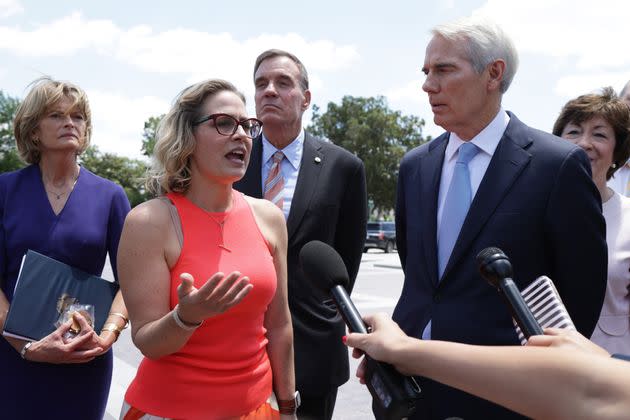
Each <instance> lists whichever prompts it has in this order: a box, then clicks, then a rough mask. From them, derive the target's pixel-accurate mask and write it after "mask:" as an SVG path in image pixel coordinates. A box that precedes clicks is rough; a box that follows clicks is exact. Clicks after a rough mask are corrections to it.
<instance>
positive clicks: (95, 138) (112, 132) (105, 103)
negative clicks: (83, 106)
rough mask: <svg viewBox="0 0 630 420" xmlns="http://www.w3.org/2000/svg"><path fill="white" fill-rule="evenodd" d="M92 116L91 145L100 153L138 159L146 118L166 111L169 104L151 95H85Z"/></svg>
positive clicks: (92, 93) (94, 92)
mask: <svg viewBox="0 0 630 420" xmlns="http://www.w3.org/2000/svg"><path fill="white" fill-rule="evenodd" d="M87 94H88V97H89V98H90V107H91V108H92V115H93V122H92V124H93V126H94V129H93V135H92V144H95V145H96V146H98V148H99V150H100V151H102V152H109V153H115V154H118V155H122V156H128V157H132V158H140V157H142V152H141V148H142V130H143V128H144V122H145V121H146V120H148V119H149V117H152V116H156V115H161V114H164V113H166V112H167V111H168V110H169V107H170V103H169V102H168V101H165V100H163V99H161V98H156V97H154V96H144V97H140V98H130V97H127V96H125V95H123V94H121V93H108V92H102V91H98V90H96V91H95V90H92V91H88V92H87Z"/></svg>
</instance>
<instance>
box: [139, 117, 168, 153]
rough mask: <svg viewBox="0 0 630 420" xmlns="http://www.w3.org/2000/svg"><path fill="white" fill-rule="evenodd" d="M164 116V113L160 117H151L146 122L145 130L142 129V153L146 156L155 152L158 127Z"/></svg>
mask: <svg viewBox="0 0 630 420" xmlns="http://www.w3.org/2000/svg"><path fill="white" fill-rule="evenodd" d="M162 118H164V114H162V115H160V116H159V117H150V118H149V119H148V120H146V121H145V122H144V130H143V131H142V153H143V154H144V155H145V156H151V155H152V154H153V148H155V141H156V140H157V128H158V125H159V124H160V121H162Z"/></svg>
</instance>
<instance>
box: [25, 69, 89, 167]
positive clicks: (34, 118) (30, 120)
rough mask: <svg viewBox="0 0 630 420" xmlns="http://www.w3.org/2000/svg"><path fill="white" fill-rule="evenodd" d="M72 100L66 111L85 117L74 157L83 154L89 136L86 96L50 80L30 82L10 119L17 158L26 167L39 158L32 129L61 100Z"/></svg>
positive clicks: (79, 90) (72, 85)
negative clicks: (12, 117) (29, 88)
mask: <svg viewBox="0 0 630 420" xmlns="http://www.w3.org/2000/svg"><path fill="white" fill-rule="evenodd" d="M65 98H68V99H70V100H72V106H71V107H70V109H78V110H79V111H80V112H81V113H82V114H83V117H84V118H85V134H84V136H83V138H82V139H80V140H79V142H80V144H79V150H77V156H78V155H80V154H81V153H83V152H85V150H86V149H87V148H88V146H89V145H90V138H91V137H92V111H91V110H90V104H89V102H88V98H87V95H86V94H85V92H84V91H83V89H81V88H80V87H78V86H77V85H75V84H72V83H70V82H62V81H58V80H53V79H52V78H50V77H48V76H45V77H41V78H39V79H37V80H35V81H34V82H33V83H31V90H30V91H29V92H28V94H27V95H26V98H24V100H23V101H22V103H20V105H19V106H18V109H17V112H16V113H15V119H14V120H13V134H14V136H15V142H16V145H17V149H18V154H19V155H20V158H21V159H22V160H23V161H24V162H26V163H29V164H33V163H38V162H39V160H40V159H41V150H40V145H39V141H38V140H36V139H35V138H34V134H35V130H37V127H38V126H39V123H40V121H41V120H42V118H44V116H45V115H46V113H47V112H48V111H49V110H50V108H52V107H53V106H54V105H55V104H57V103H58V102H59V101H61V100H62V99H65Z"/></svg>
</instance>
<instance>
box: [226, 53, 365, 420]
mask: <svg viewBox="0 0 630 420" xmlns="http://www.w3.org/2000/svg"><path fill="white" fill-rule="evenodd" d="M254 84H255V89H256V96H255V99H256V116H257V117H258V119H260V120H262V122H263V134H262V135H261V136H259V137H258V138H256V139H255V140H254V142H253V146H252V155H251V158H250V162H249V167H248V168H247V172H246V174H245V176H244V177H243V179H241V180H240V181H239V182H237V183H236V184H235V188H236V189H238V190H239V191H241V192H243V193H245V194H248V195H250V196H253V197H264V198H266V199H269V200H271V201H273V202H274V203H276V204H277V205H278V206H279V207H280V208H281V209H282V210H283V211H284V214H285V218H286V220H287V230H288V237H289V249H288V255H287V271H288V279H289V281H288V291H289V307H290V309H291V316H292V321H293V336H294V349H295V350H294V351H295V374H296V389H298V390H299V392H300V394H301V400H302V403H301V406H300V408H299V409H298V411H297V415H298V417H299V418H305V419H330V418H332V413H333V409H334V406H335V400H336V397H337V388H338V387H339V386H340V385H342V384H343V383H345V382H346V381H347V380H348V378H349V365H348V351H347V349H346V348H345V346H344V345H343V343H342V341H341V338H342V336H343V335H344V334H345V325H344V323H343V321H342V320H341V318H340V316H339V315H338V314H337V311H336V308H335V307H334V306H333V305H332V303H331V300H330V297H329V294H328V292H327V291H326V290H324V289H323V288H322V286H321V285H318V284H314V283H313V281H316V280H317V279H308V280H307V278H306V277H305V275H304V273H303V272H302V270H301V268H300V265H299V252H300V250H301V249H302V246H303V245H304V244H306V243H307V242H309V241H312V240H319V241H322V242H325V243H327V244H329V245H331V246H332V247H333V248H335V249H336V250H337V252H339V254H340V255H341V257H342V258H343V261H344V263H345V265H346V268H347V269H348V274H349V277H350V287H349V290H348V291H349V292H350V291H351V290H352V287H353V285H354V280H355V278H356V275H357V272H358V270H359V264H360V262H361V256H362V253H363V244H364V242H365V237H366V221H367V193H366V183H365V169H364V166H363V162H362V161H361V160H360V159H359V158H357V157H356V156H355V155H353V154H352V153H350V152H348V151H346V150H344V149H342V148H341V147H338V146H336V145H334V144H332V143H330V142H327V141H323V140H321V139H318V138H316V137H314V136H311V135H310V134H309V133H307V132H305V131H304V129H303V128H302V115H303V114H304V111H306V109H308V107H309V105H310V102H311V92H310V90H309V88H308V74H307V72H306V68H305V67H304V65H303V64H302V63H301V62H300V60H299V59H298V58H297V57H295V56H294V55H293V54H290V53H288V52H286V51H281V50H268V51H265V52H263V53H262V54H261V55H260V56H259V57H258V58H257V59H256V64H255V66H254Z"/></svg>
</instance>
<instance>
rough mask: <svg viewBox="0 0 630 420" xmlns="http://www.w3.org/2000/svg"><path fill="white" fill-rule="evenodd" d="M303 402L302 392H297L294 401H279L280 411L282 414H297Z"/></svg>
mask: <svg viewBox="0 0 630 420" xmlns="http://www.w3.org/2000/svg"><path fill="white" fill-rule="evenodd" d="M301 402H302V401H301V400H300V391H295V394H293V399H290V400H278V411H280V414H295V413H296V412H297V409H298V407H299V406H300V403H301Z"/></svg>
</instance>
